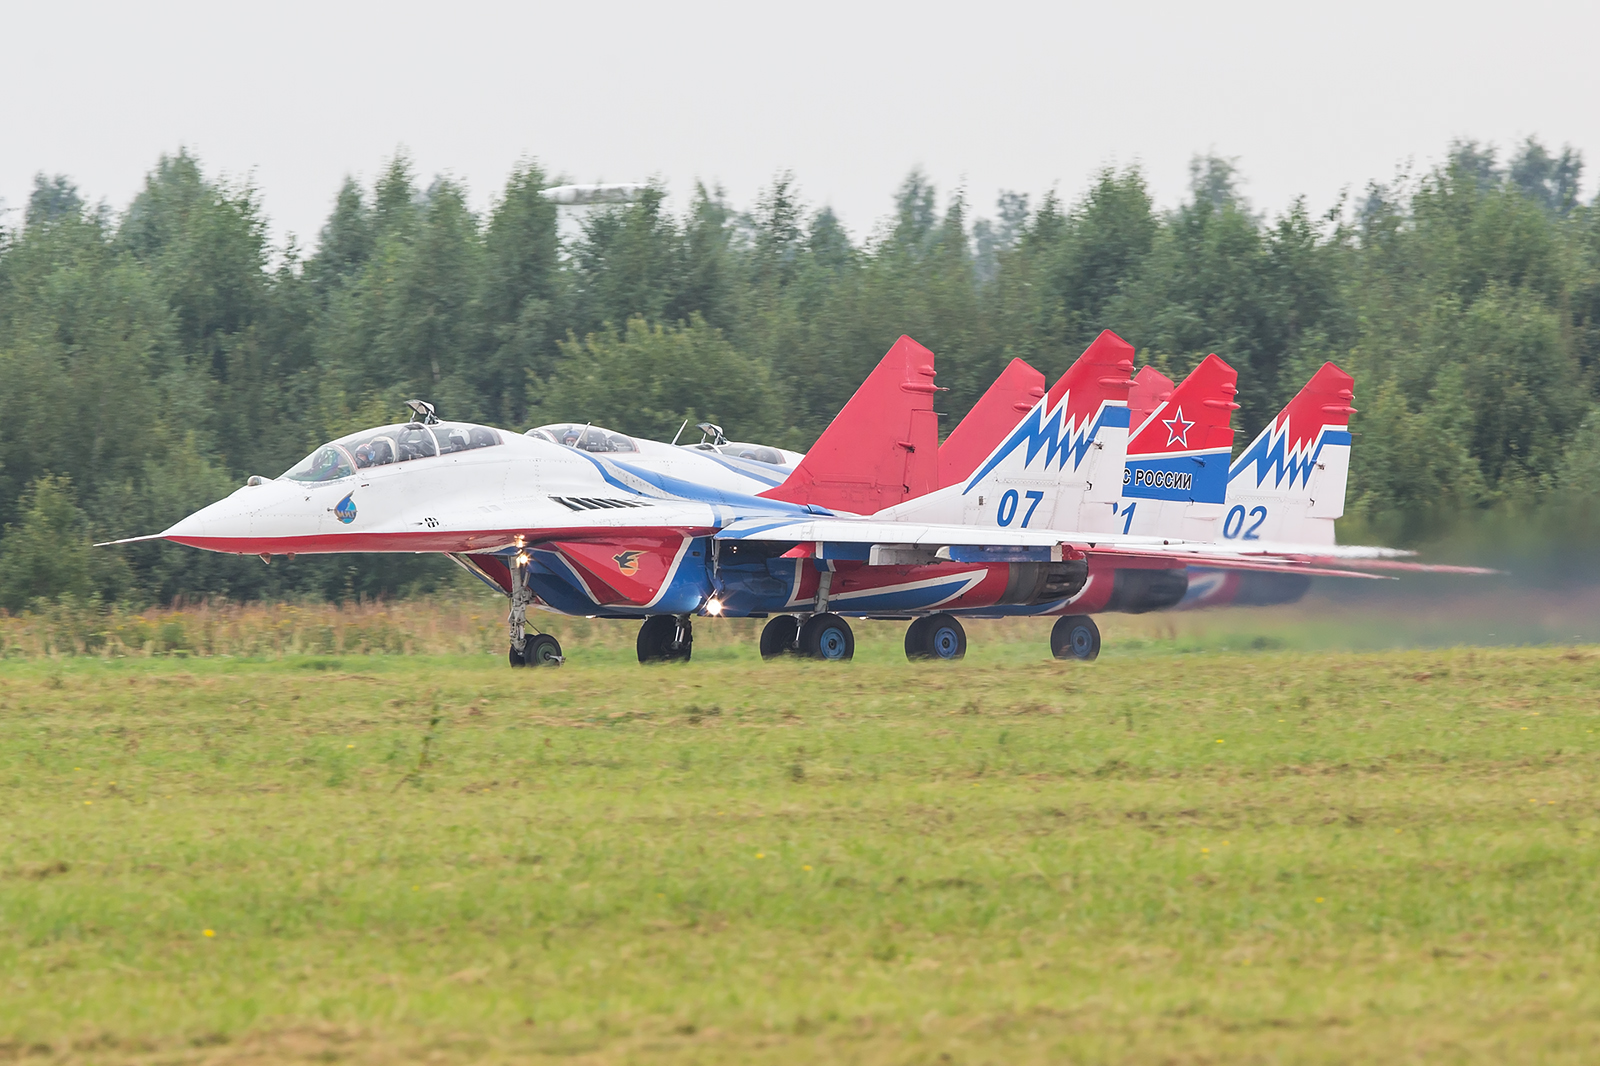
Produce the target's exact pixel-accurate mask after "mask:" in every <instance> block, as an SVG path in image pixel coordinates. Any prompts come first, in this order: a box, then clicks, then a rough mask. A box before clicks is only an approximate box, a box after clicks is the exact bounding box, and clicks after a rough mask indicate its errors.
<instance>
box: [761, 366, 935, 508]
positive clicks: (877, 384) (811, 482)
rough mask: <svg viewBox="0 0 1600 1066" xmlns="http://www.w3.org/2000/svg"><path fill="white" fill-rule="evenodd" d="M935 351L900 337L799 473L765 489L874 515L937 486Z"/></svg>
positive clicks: (771, 495) (791, 499)
mask: <svg viewBox="0 0 1600 1066" xmlns="http://www.w3.org/2000/svg"><path fill="white" fill-rule="evenodd" d="M933 376H934V369H933V353H932V352H930V351H928V349H926V348H924V347H923V346H922V345H920V344H918V343H917V342H916V341H914V340H912V339H911V338H910V337H901V338H900V339H899V340H897V341H895V342H894V347H892V348H890V349H889V353H888V354H887V355H885V356H884V357H883V359H882V360H881V361H880V362H879V363H878V366H877V369H875V370H873V372H872V373H871V374H869V375H868V376H867V380H866V381H864V382H862V383H861V387H860V388H859V389H857V390H856V394H855V395H854V396H852V397H850V402H849V403H847V404H845V405H844V409H843V410H842V411H840V412H839V414H838V415H837V416H836V417H835V418H834V420H833V421H832V422H831V423H830V424H829V425H828V428H827V429H825V430H823V431H822V436H821V437H819V438H817V443H816V444H815V445H813V446H812V448H811V450H810V451H809V452H807V453H806V457H805V458H804V459H803V460H801V462H800V465H799V466H797V467H796V468H795V471H794V473H792V474H790V475H789V478H788V480H786V481H785V482H784V483H783V484H782V485H779V486H778V487H777V488H772V489H768V490H767V491H766V492H763V493H762V494H761V495H762V496H765V497H767V498H768V499H772V500H784V501H786V502H789V503H802V504H803V503H812V504H817V505H819V506H821V507H827V508H831V509H836V510H842V511H855V512H857V513H859V514H873V513H875V512H877V511H881V510H882V509H883V508H885V507H892V506H894V505H895V504H897V503H901V502H903V501H905V500H909V499H912V498H913V497H916V496H921V495H922V494H924V493H927V492H931V491H933V490H934V489H935V488H937V487H938V483H937V478H938V465H939V423H938V416H937V415H935V414H934V412H933V394H934V393H935V392H937V391H938V389H937V387H936V386H935V385H934V383H933Z"/></svg>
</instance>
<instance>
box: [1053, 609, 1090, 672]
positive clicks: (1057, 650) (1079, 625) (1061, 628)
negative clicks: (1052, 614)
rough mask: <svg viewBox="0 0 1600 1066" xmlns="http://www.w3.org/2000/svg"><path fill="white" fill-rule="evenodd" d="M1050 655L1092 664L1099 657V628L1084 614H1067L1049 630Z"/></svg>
mask: <svg viewBox="0 0 1600 1066" xmlns="http://www.w3.org/2000/svg"><path fill="white" fill-rule="evenodd" d="M1050 654H1051V655H1054V656H1055V657H1056V658H1057V659H1077V660H1078V661H1080V662H1086V663H1087V662H1093V661H1094V660H1095V659H1096V658H1098V657H1099V655H1100V627H1099V626H1097V625H1095V624H1094V619H1093V618H1090V617H1089V616H1088V615H1086V614H1069V615H1067V616H1066V617H1065V618H1062V619H1060V620H1058V621H1057V622H1056V624H1055V628H1054V629H1052V630H1050Z"/></svg>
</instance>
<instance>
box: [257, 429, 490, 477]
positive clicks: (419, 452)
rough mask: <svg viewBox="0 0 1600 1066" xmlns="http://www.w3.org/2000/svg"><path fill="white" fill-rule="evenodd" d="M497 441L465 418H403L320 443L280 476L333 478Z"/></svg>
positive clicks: (467, 449) (486, 431) (462, 450)
mask: <svg viewBox="0 0 1600 1066" xmlns="http://www.w3.org/2000/svg"><path fill="white" fill-rule="evenodd" d="M499 443H501V441H500V434H499V432H498V431H496V430H493V429H490V428H489V427H488V426H474V425H471V424H469V423H465V422H438V423H435V424H434V425H431V426H425V425H423V424H422V423H421V422H405V423H402V424H400V425H396V426H382V427H380V428H378V429H364V430H362V431H361V432H360V433H352V434H350V435H349V436H348V437H340V438H339V439H338V440H336V441H332V442H330V443H328V444H324V445H323V446H322V447H320V448H318V449H317V450H316V451H314V452H312V453H311V454H310V455H308V456H306V457H305V458H304V459H303V460H301V461H300V463H299V464H298V465H296V466H295V467H294V468H293V469H291V470H289V471H288V472H287V473H285V474H284V475H283V476H284V477H286V478H288V479H289V480H290V481H305V482H320V481H334V480H336V479H338V478H342V477H350V476H351V475H352V474H354V473H355V472H356V471H357V470H365V469H367V468H368V467H373V466H388V465H389V464H390V463H404V462H408V461H409V460H412V459H429V458H432V457H433V456H436V455H450V454H451V453H453V452H465V451H471V450H473V449H474V448H492V447H494V446H495V445H497V444H499Z"/></svg>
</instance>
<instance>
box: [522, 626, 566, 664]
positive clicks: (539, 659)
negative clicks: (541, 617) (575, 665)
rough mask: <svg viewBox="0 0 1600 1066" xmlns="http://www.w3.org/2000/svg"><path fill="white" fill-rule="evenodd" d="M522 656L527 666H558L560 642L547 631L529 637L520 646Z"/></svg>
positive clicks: (559, 661)
mask: <svg viewBox="0 0 1600 1066" xmlns="http://www.w3.org/2000/svg"><path fill="white" fill-rule="evenodd" d="M522 658H523V660H524V661H525V662H526V663H527V665H529V666H560V665H561V642H560V641H558V640H557V639H556V638H555V637H552V636H551V635H550V634H549V633H540V634H539V635H538V636H536V637H529V638H528V639H527V641H526V643H524V644H523V646H522Z"/></svg>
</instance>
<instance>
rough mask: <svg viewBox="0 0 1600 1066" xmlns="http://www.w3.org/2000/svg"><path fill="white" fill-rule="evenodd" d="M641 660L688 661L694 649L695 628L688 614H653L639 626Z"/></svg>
mask: <svg viewBox="0 0 1600 1066" xmlns="http://www.w3.org/2000/svg"><path fill="white" fill-rule="evenodd" d="M638 649H639V661H640V662H642V663H686V662H688V661H689V653H690V652H691V651H693V650H694V628H693V624H692V623H691V622H690V621H689V616H688V615H672V614H653V615H651V616H650V617H649V618H646V619H645V620H644V625H642V626H640V627H639V644H638Z"/></svg>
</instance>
